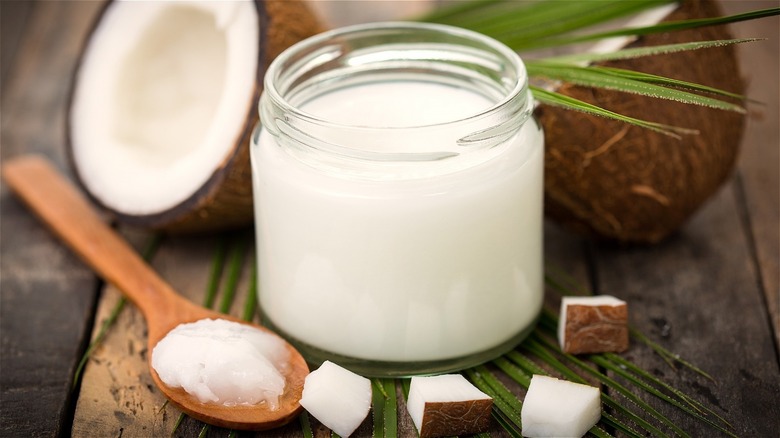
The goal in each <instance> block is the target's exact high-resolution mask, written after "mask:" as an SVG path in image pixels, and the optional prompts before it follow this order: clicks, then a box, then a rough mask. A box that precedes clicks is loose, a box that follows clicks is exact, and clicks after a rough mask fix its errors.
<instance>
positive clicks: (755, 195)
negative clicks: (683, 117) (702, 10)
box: [724, 1, 780, 354]
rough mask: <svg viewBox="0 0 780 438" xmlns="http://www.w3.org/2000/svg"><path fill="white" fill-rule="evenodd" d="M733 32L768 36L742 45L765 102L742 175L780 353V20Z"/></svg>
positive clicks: (755, 89)
mask: <svg viewBox="0 0 780 438" xmlns="http://www.w3.org/2000/svg"><path fill="white" fill-rule="evenodd" d="M768 3H771V2H751V1H746V2H724V9H725V11H727V12H728V13H736V12H741V11H744V10H747V9H749V8H760V7H767V6H768ZM774 5H775V6H776V5H777V4H776V2H775V4H774ZM733 31H734V34H735V36H736V37H738V38H748V37H752V36H757V35H758V36H762V37H765V38H767V40H765V41H759V42H756V43H754V44H745V45H741V46H740V47H738V50H739V52H738V53H739V54H740V55H741V59H742V61H743V68H742V75H743V76H744V77H745V79H746V80H747V83H748V89H747V93H746V94H747V96H748V97H750V98H752V99H755V100H758V101H760V102H762V104H759V105H750V106H749V109H750V116H749V118H748V124H747V130H746V131H745V136H744V139H743V143H742V148H743V149H742V154H741V158H740V161H739V166H738V172H739V181H740V183H741V189H742V190H743V192H744V200H743V202H744V203H745V208H747V211H748V212H749V213H748V214H747V217H746V220H747V222H748V224H747V225H748V226H749V227H750V232H751V234H752V238H753V243H754V246H755V258H756V263H757V265H758V270H759V274H760V280H761V286H762V288H763V290H764V294H765V297H766V300H767V305H768V307H769V311H770V315H771V318H772V323H773V325H774V333H775V342H776V344H777V349H778V351H780V225H778V224H780V110H779V109H778V108H779V107H780V102H779V101H780V89H779V88H778V87H780V85H778V78H780V55H778V54H780V17H773V18H769V19H766V20H761V21H759V22H756V23H740V24H737V25H734V26H733ZM747 60H749V62H747ZM778 354H780V352H779V353H778Z"/></svg>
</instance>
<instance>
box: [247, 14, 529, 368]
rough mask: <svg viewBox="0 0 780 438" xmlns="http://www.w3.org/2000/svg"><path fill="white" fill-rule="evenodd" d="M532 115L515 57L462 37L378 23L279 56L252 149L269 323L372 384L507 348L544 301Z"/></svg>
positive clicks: (262, 294)
mask: <svg viewBox="0 0 780 438" xmlns="http://www.w3.org/2000/svg"><path fill="white" fill-rule="evenodd" d="M532 109H533V102H532V96H531V94H530V91H529V89H528V84H527V75H526V71H525V67H524V65H523V63H522V61H521V60H520V58H519V57H518V56H517V55H516V54H515V53H514V52H512V51H511V50H510V49H509V48H507V47H506V46H504V45H502V44H501V43H499V42H497V41H495V40H492V39H490V38H487V37H485V36H483V35H480V34H477V33H473V32H470V31H466V30H463V29H458V28H454V27H448V26H440V25H430V24H419V23H372V24H367V25H359V26H351V27H347V28H342V29H337V30H334V31H329V32H326V33H323V34H320V35H318V36H315V37H312V38H310V39H308V40H305V41H303V42H301V43H298V44H297V45H295V46H293V47H291V48H289V49H288V50H287V51H285V52H284V53H282V54H281V55H280V56H279V57H278V58H276V60H275V61H274V62H273V63H272V64H271V66H270V67H269V68H268V70H267V72H266V76H265V89H264V92H263V95H262V97H261V100H260V104H259V110H260V119H261V122H262V125H261V126H260V125H259V126H258V127H257V129H255V131H254V134H253V137H252V145H251V157H252V172H253V190H254V199H255V226H256V235H257V248H258V263H259V302H260V308H261V311H262V313H263V317H264V320H265V322H266V323H267V324H268V325H269V326H270V327H271V328H272V329H274V330H275V331H277V332H278V333H279V334H281V335H282V336H284V337H285V338H287V339H288V340H289V341H290V342H291V343H292V344H294V345H295V346H296V347H297V348H298V349H300V351H301V352H302V354H303V355H304V356H305V357H306V358H307V359H308V360H309V361H311V362H312V363H314V364H318V363H321V362H322V361H324V360H326V359H327V360H331V361H333V362H336V363H339V364H341V365H342V366H345V367H347V368H349V369H351V370H353V371H355V372H358V373H360V374H363V375H367V376H404V375H414V374H428V373H437V372H446V371H453V370H457V369H462V368H465V367H469V366H473V365H476V364H478V363H481V362H484V361H487V360H490V359H492V358H494V357H497V356H499V355H501V354H503V353H504V352H506V351H508V350H509V349H511V348H513V347H514V346H515V345H516V344H517V343H519V342H520V341H521V340H522V339H523V338H524V337H525V336H526V335H527V334H528V333H529V332H530V331H531V330H532V328H533V325H534V323H535V320H536V318H537V316H538V314H539V311H540V309H541V306H542V298H543V273H542V270H543V267H542V198H543V190H542V184H543V149H544V148H543V134H542V131H541V128H540V126H539V124H538V123H537V122H536V121H535V120H534V118H533V117H532V116H531V112H532Z"/></svg>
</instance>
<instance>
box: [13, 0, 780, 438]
mask: <svg viewBox="0 0 780 438" xmlns="http://www.w3.org/2000/svg"><path fill="white" fill-rule="evenodd" d="M100 5H101V3H100V2H86V1H85V2H69V3H62V2H34V3H22V2H0V15H2V27H0V31H1V32H2V35H1V36H0V44H1V46H0V51H1V52H2V53H0V55H2V56H0V61H2V66H0V67H1V70H0V74H2V78H0V79H1V80H2V81H1V82H2V96H1V97H2V106H1V107H0V113H2V117H1V118H0V122H1V123H2V132H1V136H0V145H1V146H2V148H1V149H0V159H2V160H5V159H8V158H10V157H12V156H15V155H17V154H22V153H28V152H39V153H43V154H45V155H47V156H48V157H50V158H51V159H52V160H53V161H54V162H55V163H56V164H57V165H58V166H59V167H60V168H61V169H63V170H64V171H65V172H67V171H68V169H67V167H66V165H65V161H64V155H63V144H64V114H65V98H66V95H67V91H68V83H69V80H70V74H71V72H72V69H73V66H74V63H75V60H76V56H77V53H78V50H79V48H80V46H81V43H82V39H83V37H84V35H85V34H86V31H87V29H88V28H89V25H90V23H91V21H92V18H93V17H94V16H95V14H96V13H97V11H98V9H99V8H100ZM769 6H776V2H767V1H760V2H724V9H725V10H726V12H730V13H733V12H739V11H743V10H747V9H757V8H763V7H769ZM733 29H734V31H735V34H736V35H737V36H739V37H751V36H764V37H768V38H770V40H768V41H762V42H757V43H753V44H749V45H744V46H741V47H739V49H738V50H739V53H740V54H741V56H742V58H741V64H742V66H743V75H744V76H745V77H746V79H747V80H748V83H749V86H750V87H749V90H748V95H749V96H750V97H752V98H754V99H758V100H763V101H765V105H750V107H749V110H750V115H749V119H748V128H747V131H746V134H745V137H744V140H743V145H742V154H741V158H740V162H739V166H738V168H737V170H736V173H735V176H734V178H733V179H732V180H730V181H729V182H728V184H727V185H726V186H725V187H724V188H723V189H722V190H721V191H720V192H719V193H718V194H717V195H716V196H715V198H714V199H713V200H712V201H711V202H709V203H708V204H706V205H705V207H704V208H703V209H702V210H701V211H700V212H699V213H698V214H697V215H696V216H695V217H694V218H693V219H692V220H691V221H690V223H688V224H687V225H686V226H685V228H684V229H683V230H681V231H680V232H679V233H677V234H676V235H675V236H673V237H672V238H671V239H670V240H668V241H667V242H664V243H662V244H660V245H657V246H652V247H628V248H626V247H615V246H611V245H605V244H595V243H593V242H588V241H585V240H583V239H581V238H579V237H577V236H572V235H570V234H567V233H565V232H563V231H561V230H559V229H557V228H556V227H555V226H551V225H549V224H548V226H547V228H546V233H545V245H546V253H547V254H546V255H547V258H548V259H549V260H550V261H551V262H552V264H554V265H555V266H556V267H558V268H560V269H561V270H562V271H565V272H567V273H569V274H570V275H572V276H573V277H574V278H576V279H577V281H579V282H581V283H583V284H586V285H588V286H590V287H591V288H592V289H594V290H595V291H597V292H599V293H611V294H614V295H617V296H620V297H623V298H625V299H627V300H628V301H629V305H630V307H631V309H632V311H631V321H632V323H633V324H635V325H636V326H637V327H638V328H639V329H641V330H642V331H643V332H645V333H646V334H648V335H650V336H651V337H652V338H653V339H654V340H656V341H658V342H659V343H661V344H662V345H664V346H665V347H667V348H669V349H670V350H672V351H674V352H676V353H679V354H681V355H682V356H683V357H684V358H686V359H688V360H690V361H691V362H693V363H695V364H696V365H698V366H700V367H701V368H703V369H704V370H705V371H707V372H709V373H711V374H713V375H714V376H716V378H717V383H712V382H710V381H708V380H706V379H704V378H702V377H700V376H698V375H696V374H694V373H693V372H691V371H687V370H679V371H674V370H672V369H671V368H670V367H669V366H668V365H666V364H665V363H664V362H663V361H662V360H661V359H660V358H659V357H658V356H657V355H655V354H653V353H651V352H650V351H649V349H648V348H646V347H644V346H642V345H637V344H634V345H632V347H631V349H630V350H629V351H628V352H627V353H626V357H629V358H631V359H632V360H634V361H636V362H637V363H639V364H641V365H642V366H644V367H646V368H647V369H650V370H653V371H654V372H655V373H656V374H657V375H659V376H662V377H663V378H664V379H665V380H667V381H669V382H671V383H673V384H674V385H675V386H678V387H680V388H682V389H684V390H685V391H687V392H688V393H690V394H691V395H693V396H694V397H696V398H697V399H700V400H702V401H704V402H705V403H707V404H708V405H710V406H712V407H714V408H715V409H716V410H717V411H718V412H719V413H721V414H723V415H724V416H726V417H727V418H728V419H729V420H730V421H732V422H733V424H734V425H735V427H736V430H737V432H738V434H739V435H741V436H774V435H776V431H777V430H778V428H780V424H778V420H777V418H778V417H779V416H780V415H779V414H780V412H778V403H777V401H778V400H780V388H779V387H778V386H779V385H780V365H778V336H779V335H778V333H780V332H779V331H778V328H779V327H778V326H779V325H780V310H779V309H778V306H780V286H779V285H780V282H778V264H779V262H778V259H779V258H780V250H779V249H778V245H780V242H779V241H780V239H779V238H778V228H779V224H780V213H778V208H779V207H778V206H779V205H780V195H778V190H780V188H779V187H780V182H778V175H780V169H778V167H780V159H778V151H779V150H780V135H779V132H778V131H779V130H780V123H779V122H778V106H779V105H778V103H779V102H778V81H777V78H778V77H780V73H778V72H779V71H780V68H779V67H778V64H779V63H780V55H778V52H779V51H780V50H779V49H778V41H780V35H779V34H780V20H778V19H777V18H771V19H767V20H762V21H760V22H757V23H743V24H738V25H735V26H733ZM0 203H1V204H0V215H1V219H2V222H0V291H1V292H2V293H1V294H0V341H1V342H0V348H2V350H0V436H51V435H68V434H71V433H72V434H73V435H74V436H167V435H170V434H171V431H172V430H173V424H174V423H175V421H176V420H177V418H178V412H177V411H176V410H175V409H174V408H172V407H169V406H166V405H165V401H164V399H163V398H162V397H161V396H160V394H159V392H157V391H156V389H155V388H154V387H153V386H152V385H151V380H150V379H149V377H148V374H147V373H146V357H147V356H146V355H147V354H148V352H147V351H146V350H145V324H144V321H143V319H142V318H141V315H140V314H139V313H138V312H137V311H136V309H134V308H133V307H132V306H126V308H125V309H124V310H123V311H122V312H121V314H120V316H119V319H118V320H117V323H116V325H115V326H114V328H113V329H112V330H110V331H109V332H108V336H107V337H106V339H105V340H104V342H103V343H102V344H101V346H100V348H98V349H97V350H96V351H95V353H94V355H93V356H92V358H91V359H90V361H89V362H88V365H87V367H86V369H85V374H84V378H83V381H82V383H81V386H80V387H79V388H77V390H76V392H72V391H71V388H70V384H71V382H72V377H73V372H74V369H75V366H76V363H77V362H78V360H79V358H80V356H81V353H82V351H83V349H84V348H85V347H86V344H87V342H88V340H89V339H90V338H91V337H92V336H94V335H95V334H96V333H97V332H98V331H99V330H100V326H101V324H102V322H103V321H104V320H105V319H106V318H107V316H108V315H109V313H110V312H111V310H112V308H113V306H114V305H115V303H116V301H117V299H118V293H117V292H116V291H115V290H114V289H113V288H111V287H102V286H101V284H100V282H99V281H98V280H97V279H96V278H95V277H94V276H93V275H92V274H91V273H90V272H89V271H87V270H86V269H85V268H84V267H83V265H81V263H80V262H79V261H78V260H76V259H75V257H73V256H72V255H71V254H70V252H69V251H68V250H66V249H64V248H63V247H62V246H60V245H59V244H58V243H57V242H56V241H55V240H54V239H53V238H52V237H51V236H50V234H49V233H48V232H47V231H46V230H44V229H43V228H41V227H40V226H39V224H38V222H37V220H35V219H34V218H33V217H32V216H31V215H30V214H29V213H28V212H27V211H26V210H25V209H24V208H23V207H22V206H21V205H20V204H19V203H18V202H17V201H16V200H15V199H13V198H12V197H11V196H10V194H9V193H8V190H7V188H5V187H4V186H3V185H2V184H0ZM125 232H126V234H127V235H128V237H130V238H131V240H132V241H133V242H134V243H135V244H136V246H137V247H141V246H143V243H144V241H146V240H147V239H148V235H147V234H145V233H138V232H135V231H133V230H125ZM247 232H248V233H250V235H251V230H247ZM244 238H245V236H244ZM231 239H234V238H233V237H231ZM218 241H219V236H205V237H198V238H188V237H177V238H170V239H167V240H165V241H164V242H163V244H162V246H161V248H160V250H159V251H158V253H157V254H156V255H155V257H154V260H153V266H154V267H155V269H157V270H158V271H159V272H160V273H161V274H162V275H163V277H164V278H166V279H167V280H168V281H170V282H171V283H172V284H173V285H174V286H175V287H176V289H177V290H178V291H180V292H181V293H182V294H184V295H185V296H187V297H188V298H190V299H192V300H193V301H196V302H200V301H201V300H202V299H203V296H204V293H205V287H206V285H207V283H208V276H209V272H210V269H211V260H212V258H213V255H214V251H215V248H216V247H217V245H218V244H219V243H218ZM232 242H234V241H233V240H231V243H230V247H233V245H234V243H232ZM250 246H251V245H250ZM246 251H247V254H248V253H249V248H247V250H246ZM248 275H249V272H248V270H247V269H246V268H244V269H243V270H242V271H241V272H240V282H239V286H238V291H239V296H238V297H237V300H236V304H235V305H234V306H233V307H232V308H231V313H233V314H235V315H238V314H240V312H241V304H242V303H243V300H244V299H245V294H246V293H247V288H248V286H247V284H248ZM223 283H224V275H223ZM241 294H244V295H241ZM548 301H549V302H550V303H551V305H552V306H555V303H556V298H555V296H554V295H553V294H550V295H548ZM93 319H94V321H93ZM513 389H514V390H515V391H516V392H517V393H518V394H522V391H520V390H519V389H518V388H517V387H516V386H515V387H513ZM399 391H400V390H399ZM648 400H649V401H650V402H651V403H652V404H653V405H654V406H657V407H659V409H661V410H662V411H664V412H666V413H668V414H669V415H671V416H673V418H675V421H676V422H679V423H680V424H681V425H683V426H684V428H685V429H686V430H688V431H690V433H691V434H692V435H693V436H711V435H714V434H713V433H712V431H711V430H710V429H708V428H707V427H706V426H702V425H701V424H699V423H694V422H691V421H690V420H689V419H687V418H685V417H681V416H679V415H678V414H677V413H676V412H675V411H673V410H669V409H667V408H665V407H663V406H662V404H661V403H658V402H657V401H654V400H650V399H648ZM398 414H399V432H400V435H401V436H415V432H414V429H413V426H412V425H411V422H410V420H409V417H408V415H406V413H405V405H404V403H403V400H402V397H401V396H400V392H399V413H398ZM312 424H313V425H314V428H315V436H329V433H328V432H327V431H326V430H325V429H324V428H322V427H321V426H319V425H318V423H317V422H316V420H314V419H312ZM71 427H72V429H71ZM202 428H203V425H202V424H200V423H198V422H196V421H193V420H190V419H185V420H184V422H183V423H182V425H181V427H180V428H179V429H178V430H177V432H176V434H175V436H182V437H195V436H198V434H199V433H200V432H201V430H202ZM493 430H494V432H495V433H494V435H493V436H502V433H501V432H500V430H499V428H498V426H497V425H496V424H494V425H493ZM227 435H228V431H225V430H221V429H211V430H210V431H209V432H208V436H211V437H222V436H227ZM356 435H357V436H370V435H371V422H370V420H367V421H366V422H364V424H363V425H362V426H361V428H360V429H359V430H358V432H357V434H356ZM239 436H301V433H300V428H299V426H298V425H297V424H295V423H294V424H291V425H289V426H287V427H286V428H283V429H280V430H276V431H274V432H273V433H268V434H239Z"/></svg>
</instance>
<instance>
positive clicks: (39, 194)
mask: <svg viewBox="0 0 780 438" xmlns="http://www.w3.org/2000/svg"><path fill="white" fill-rule="evenodd" d="M3 177H4V179H5V180H6V182H7V183H8V186H9V187H10V188H11V189H12V190H13V191H14V192H16V193H17V195H18V196H19V197H20V198H21V199H22V200H23V201H24V202H25V203H26V204H27V205H28V206H29V207H30V208H31V209H32V210H33V211H34V212H35V213H36V214H37V215H38V216H39V217H40V218H41V219H42V220H43V222H45V223H46V224H47V225H48V226H49V228H51V229H52V230H53V231H54V232H55V233H56V234H57V235H58V236H59V237H60V238H61V239H62V240H63V241H64V242H65V243H67V244H68V245H69V246H70V248H71V249H73V250H74V251H75V252H76V253H77V254H79V255H80V256H81V258H82V259H83V260H84V261H86V262H87V264H88V265H89V266H91V267H92V268H93V269H94V270H95V271H96V272H97V273H98V274H100V275H101V276H102V277H103V278H104V279H105V280H106V281H107V282H109V283H111V284H113V285H115V286H116V287H117V288H118V289H119V290H121V291H122V293H124V294H125V295H126V296H127V297H128V298H129V299H130V300H131V301H133V303H134V304H135V305H136V306H137V307H138V308H139V309H140V310H141V312H142V313H143V314H144V316H145V318H146V323H147V327H148V345H149V352H152V351H153V349H154V347H155V346H156V345H157V344H158V342H159V341H160V340H162V339H163V338H164V337H165V336H166V335H167V334H168V333H169V332H170V331H171V330H173V329H174V328H176V327H177V326H179V325H180V324H183V323H190V322H195V321H200V320H204V319H224V320H228V321H234V322H238V323H241V324H247V325H251V326H252V327H256V328H257V329H259V330H263V331H264V332H267V333H271V332H270V331H268V330H267V329H265V328H263V327H260V326H257V325H254V324H249V323H247V322H245V321H242V320H240V319H237V318H233V317H231V316H228V315H224V314H222V313H218V312H215V311H212V310H209V309H206V308H203V307H200V306H198V305H196V304H193V303H192V302H190V301H189V300H187V299H186V298H184V297H182V296H181V295H179V294H177V293H176V292H175V291H174V290H173V288H172V287H171V286H170V285H168V284H167V283H166V282H165V281H164V280H163V279H162V278H160V277H159V276H158V275H157V274H156V273H155V272H154V271H153V270H152V268H151V267H150V266H149V265H147V264H146V262H144V260H143V259H142V258H141V257H140V256H139V255H138V254H137V253H136V252H135V251H134V250H133V248H132V247H131V246H130V245H129V244H128V243H127V242H126V241H125V240H124V239H122V238H121V237H120V236H119V234H117V233H116V232H115V231H113V230H112V229H111V228H109V227H108V226H107V225H106V224H105V223H104V222H103V221H102V220H101V219H100V217H99V216H98V215H97V214H96V213H95V212H94V210H93V209H92V207H91V206H90V204H89V203H88V202H87V201H86V200H85V199H84V197H83V196H82V195H81V194H80V193H79V191H78V190H77V189H76V188H75V187H73V185H71V184H70V183H69V182H68V181H67V180H66V179H65V178H64V177H63V176H61V175H60V174H59V173H58V172H57V171H56V170H55V168H54V167H53V166H52V165H51V164H50V163H48V162H47V161H46V160H45V159H43V158H41V157H38V156H25V157H20V158H14V159H11V160H8V161H7V162H6V163H4V164H3ZM273 336H274V337H276V335H273ZM278 339H279V341H280V342H281V343H283V344H282V345H283V348H284V349H286V350H287V352H288V353H289V354H288V356H289V360H288V363H286V364H285V366H283V367H281V370H280V371H281V373H282V375H283V376H284V380H285V385H284V390H283V392H282V393H281V395H280V396H279V400H278V405H277V406H275V407H271V406H269V404H268V403H258V404H254V405H249V404H238V405H233V406H227V405H225V404H220V403H203V402H201V401H199V400H198V399H197V398H196V397H195V396H193V395H191V394H189V393H187V392H186V391H185V390H183V389H182V388H174V387H171V386H168V385H166V384H165V383H164V382H163V381H162V380H161V378H160V376H159V375H158V374H157V372H156V371H155V369H154V368H152V367H151V358H152V356H153V355H152V354H149V358H150V359H149V361H150V367H149V370H150V373H151V375H152V378H153V380H154V382H155V384H156V385H157V387H158V388H159V389H160V391H162V393H163V394H164V395H165V396H166V397H167V398H168V399H169V400H170V402H171V403H172V404H174V405H175V406H177V407H178V408H179V409H181V410H182V411H183V412H185V413H186V414H188V415H190V416H191V417H193V418H196V419H198V420H201V421H203V422H205V423H209V424H212V425H215V426H220V427H226V428H231V429H241V430H267V429H271V428H275V427H278V426H282V425H284V424H286V423H288V422H289V421H291V420H292V419H293V418H295V417H296V416H297V415H298V413H300V411H301V409H302V408H301V406H300V403H299V401H300V399H301V395H302V391H303V382H304V378H305V377H306V375H307V374H308V373H309V369H308V366H307V365H306V362H305V360H304V359H303V357H302V356H301V355H300V353H299V352H298V351H297V350H295V348H293V347H292V346H291V345H290V344H288V343H287V342H285V341H283V340H281V338H278Z"/></svg>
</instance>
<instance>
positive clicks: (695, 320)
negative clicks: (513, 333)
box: [597, 183, 780, 436]
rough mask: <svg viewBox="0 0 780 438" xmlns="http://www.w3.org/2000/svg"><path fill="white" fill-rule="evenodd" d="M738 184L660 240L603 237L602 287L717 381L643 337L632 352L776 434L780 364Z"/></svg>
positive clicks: (723, 410)
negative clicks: (674, 363) (681, 365)
mask: <svg viewBox="0 0 780 438" xmlns="http://www.w3.org/2000/svg"><path fill="white" fill-rule="evenodd" d="M734 191H735V189H734V185H733V183H732V184H729V185H728V186H727V187H726V188H725V189H724V190H722V191H721V192H720V193H719V194H718V195H717V196H716V198H715V199H714V200H713V201H712V202H710V203H709V204H708V205H707V206H705V208H704V209H703V210H702V211H701V212H700V213H699V214H697V215H696V217H695V218H694V219H693V220H692V221H691V222H690V224H689V225H688V226H687V227H685V229H684V230H683V231H682V232H681V233H680V234H679V235H678V236H675V237H674V238H672V239H671V240H669V241H667V242H664V243H662V244H660V245H657V246H654V247H648V248H644V247H638V248H615V247H609V246H599V247H598V253H597V263H598V275H599V280H600V286H601V288H602V291H603V292H612V293H614V294H615V295H618V296H620V297H623V298H624V299H626V300H627V301H628V303H629V308H630V319H631V322H632V324H634V325H635V326H636V327H638V328H639V330H641V331H642V332H644V333H646V334H648V335H650V336H652V338H653V339H656V340H658V341H659V343H660V344H662V345H663V346H664V347H665V348H667V349H669V350H670V351H672V352H675V353H678V354H680V355H681V356H682V357H683V358H684V359H686V360H688V361H690V362H692V363H694V364H696V365H699V366H700V367H701V368H702V369H703V370H704V371H706V372H707V373H709V374H710V375H712V376H714V377H715V379H716V382H711V381H708V380H707V379H704V378H702V377H700V376H697V375H695V374H694V373H692V372H690V371H687V370H681V371H679V372H675V371H673V370H672V369H671V368H669V367H667V366H666V365H665V364H664V363H663V362H662V361H661V359H660V358H659V357H658V356H656V355H654V354H653V353H652V352H651V351H650V350H649V349H648V348H644V347H643V346H641V345H636V344H635V345H633V346H632V348H631V349H630V350H629V352H628V353H627V354H626V356H627V357H629V358H631V359H632V360H633V361H635V363H638V364H639V365H640V366H642V367H643V368H645V369H647V370H652V371H653V373H654V374H656V375H658V376H661V377H662V378H664V379H665V380H666V381H668V382H671V383H672V384H673V385H674V386H676V387H678V388H680V389H683V390H684V391H686V392H687V393H689V394H691V395H693V396H694V397H695V398H697V399H699V400H701V401H702V402H704V403H707V404H709V405H711V406H713V407H715V409H716V410H717V411H719V412H720V414H721V415H724V416H726V417H727V419H728V420H729V421H731V422H732V424H733V425H734V426H735V428H736V431H737V434H738V435H740V436H772V434H773V433H776V432H777V430H778V429H777V426H778V422H777V418H778V414H780V407H778V405H777V403H776V401H777V400H780V378H779V377H780V367H779V366H778V363H777V360H776V357H775V351H774V346H773V341H772V338H771V328H770V327H769V322H768V319H767V318H766V314H764V313H763V312H765V307H764V305H763V301H762V296H761V291H760V290H759V288H758V287H757V282H756V272H755V271H754V270H753V269H752V267H753V266H752V260H751V256H750V248H749V245H748V236H747V235H746V234H745V233H744V232H743V229H742V227H741V224H740V217H739V214H738V206H737V205H736V200H735V198H736V196H735V193H734ZM653 404H655V405H660V410H661V411H662V412H666V413H667V414H668V415H669V416H670V418H672V419H673V420H674V421H675V423H677V424H679V425H681V426H683V429H686V428H687V429H688V430H701V429H697V426H696V424H695V423H693V422H691V421H690V420H689V418H688V417H686V416H684V415H682V414H680V413H679V412H678V411H676V410H675V409H667V408H666V406H664V405H662V404H661V403H657V402H654V403H653ZM698 427H699V428H700V427H701V426H698ZM703 430H706V429H703Z"/></svg>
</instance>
